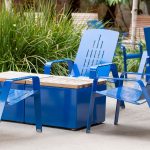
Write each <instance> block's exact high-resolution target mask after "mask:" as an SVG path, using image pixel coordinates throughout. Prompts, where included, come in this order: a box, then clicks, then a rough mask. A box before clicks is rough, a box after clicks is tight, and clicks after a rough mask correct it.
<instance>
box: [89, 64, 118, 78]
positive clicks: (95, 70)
mask: <svg viewBox="0 0 150 150" xmlns="http://www.w3.org/2000/svg"><path fill="white" fill-rule="evenodd" d="M106 66H110V70H111V71H112V73H114V72H115V73H116V74H117V75H114V77H119V76H118V71H117V66H116V64H113V63H104V64H99V65H95V66H92V67H91V68H90V75H89V77H90V78H92V79H95V78H97V75H98V72H99V69H100V68H102V67H106Z"/></svg>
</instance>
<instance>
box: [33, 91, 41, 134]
mask: <svg viewBox="0 0 150 150" xmlns="http://www.w3.org/2000/svg"><path fill="white" fill-rule="evenodd" d="M34 111H35V121H36V122H35V123H36V131H37V132H42V117H41V95H40V92H37V93H36V94H35V95H34Z"/></svg>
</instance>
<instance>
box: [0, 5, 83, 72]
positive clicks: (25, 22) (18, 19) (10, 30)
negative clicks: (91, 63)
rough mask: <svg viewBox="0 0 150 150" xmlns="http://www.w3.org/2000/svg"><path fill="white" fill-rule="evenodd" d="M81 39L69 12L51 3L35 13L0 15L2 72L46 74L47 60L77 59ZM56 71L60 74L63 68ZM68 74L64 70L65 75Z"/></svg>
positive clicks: (39, 7) (20, 12) (0, 67)
mask: <svg viewBox="0 0 150 150" xmlns="http://www.w3.org/2000/svg"><path fill="white" fill-rule="evenodd" d="M80 35H81V29H80V28H77V29H75V28H74V26H73V23H72V20H71V19H70V15H69V13H67V11H66V9H65V8H64V9H62V10H60V11H59V12H58V11H56V6H55V5H54V4H52V3H47V4H46V5H43V4H39V6H38V8H37V9H36V10H35V9H34V8H33V9H32V10H28V11H27V10H26V9H23V8H21V9H20V11H19V12H11V13H10V12H7V11H6V10H5V9H2V10H1V12H0V56H1V57H0V71H8V70H16V71H30V72H43V64H44V63H45V62H46V61H47V60H54V59H61V58H67V57H69V58H72V59H73V58H74V56H75V54H76V51H77V48H78V44H79V40H80ZM54 71H58V74H60V73H61V72H62V70H61V71H60V67H59V69H58V66H57V68H56V69H55V70H54ZM64 72H66V71H65V70H63V73H64Z"/></svg>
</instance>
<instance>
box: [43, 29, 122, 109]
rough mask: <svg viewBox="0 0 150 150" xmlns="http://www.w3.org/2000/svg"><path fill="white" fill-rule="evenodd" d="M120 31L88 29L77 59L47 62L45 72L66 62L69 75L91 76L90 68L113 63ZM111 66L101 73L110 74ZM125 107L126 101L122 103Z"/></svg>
mask: <svg viewBox="0 0 150 150" xmlns="http://www.w3.org/2000/svg"><path fill="white" fill-rule="evenodd" d="M118 38H119V32H117V31H112V30H107V29H88V30H86V31H85V32H84V34H83V36H82V38H81V42H80V46H79V49H78V52H77V56H76V58H75V61H74V62H73V61H72V60H70V59H62V60H54V61H50V62H47V63H46V64H45V66H44V73H45V74H50V73H51V69H52V65H53V64H55V63H62V62H66V63H67V64H68V69H69V76H73V77H79V76H86V77H89V73H90V68H91V67H92V66H95V65H102V66H103V65H104V64H107V63H111V62H112V60H113V57H114V53H115V49H116V45H117V42H118ZM109 71H110V66H106V67H105V68H104V70H101V75H103V76H108V75H109ZM121 107H122V108H125V105H124V103H122V104H121Z"/></svg>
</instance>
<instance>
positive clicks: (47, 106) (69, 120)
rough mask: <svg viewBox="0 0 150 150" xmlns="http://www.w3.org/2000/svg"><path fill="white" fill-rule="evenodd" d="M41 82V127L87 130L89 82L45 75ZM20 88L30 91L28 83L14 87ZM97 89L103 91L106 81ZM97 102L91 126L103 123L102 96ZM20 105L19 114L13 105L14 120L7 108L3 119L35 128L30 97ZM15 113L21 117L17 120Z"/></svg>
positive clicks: (17, 84)
mask: <svg viewBox="0 0 150 150" xmlns="http://www.w3.org/2000/svg"><path fill="white" fill-rule="evenodd" d="M12 74H13V73H12ZM30 75H31V74H30ZM39 76H41V75H39ZM0 78H1V73H0ZM40 82H41V97H42V99H41V101H42V122H43V125H46V126H53V127H60V128H67V129H75V130H76V129H80V128H83V127H86V120H87V114H88V106H89V101H90V94H91V85H92V80H91V79H88V78H71V77H58V76H50V75H47V76H46V77H45V76H44V77H43V76H42V77H41V79H40ZM20 86H24V87H25V88H26V89H30V88H31V81H30V80H28V81H27V82H26V84H21V83H16V84H15V87H16V88H17V87H18V88H19V87H20ZM99 89H100V90H105V89H106V84H105V81H100V82H99ZM100 99H101V100H98V101H97V103H96V104H95V109H94V110H95V112H94V115H93V122H92V123H93V124H99V123H102V122H104V121H105V107H106V99H105V96H103V97H101V98H100ZM21 105H22V110H19V107H17V105H16V108H15V109H14V112H13V113H14V114H15V116H13V117H11V113H12V112H10V110H11V109H9V107H10V106H8V107H7V109H6V110H5V112H4V115H3V119H4V120H8V121H16V122H23V123H27V124H34V123H35V116H34V109H33V107H34V105H33V99H32V97H30V98H28V99H26V100H25V102H24V103H22V104H21ZM18 113H19V114H20V115H21V116H22V117H21V119H20V120H19V116H18Z"/></svg>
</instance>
